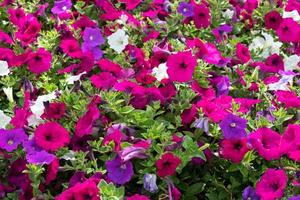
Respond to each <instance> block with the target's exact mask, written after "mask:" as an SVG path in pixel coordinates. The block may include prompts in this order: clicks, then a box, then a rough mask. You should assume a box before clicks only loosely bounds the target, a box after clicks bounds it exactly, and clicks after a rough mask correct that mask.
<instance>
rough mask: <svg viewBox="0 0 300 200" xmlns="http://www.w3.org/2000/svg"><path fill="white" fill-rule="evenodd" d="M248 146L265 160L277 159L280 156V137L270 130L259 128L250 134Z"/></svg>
mask: <svg viewBox="0 0 300 200" xmlns="http://www.w3.org/2000/svg"><path fill="white" fill-rule="evenodd" d="M248 140H249V143H250V145H251V146H252V147H253V148H254V149H255V150H256V151H257V152H258V154H259V155H260V156H262V157H263V158H264V159H266V160H275V159H279V158H280V157H281V155H282V152H281V150H280V144H281V135H279V134H278V133H277V132H275V131H273V130H272V129H270V128H266V127H263V128H259V129H257V130H256V131H254V132H252V133H250V135H249V137H248Z"/></svg>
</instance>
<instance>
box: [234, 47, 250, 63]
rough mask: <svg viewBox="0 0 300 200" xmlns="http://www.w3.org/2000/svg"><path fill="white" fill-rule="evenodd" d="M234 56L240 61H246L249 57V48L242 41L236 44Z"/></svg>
mask: <svg viewBox="0 0 300 200" xmlns="http://www.w3.org/2000/svg"><path fill="white" fill-rule="evenodd" d="M236 56H237V58H238V59H239V60H240V61H241V62H242V63H246V62H248V61H249V60H250V59H251V55H250V52H249V49H248V48H247V47H246V46H245V45H244V44H242V43H238V44H237V45H236Z"/></svg>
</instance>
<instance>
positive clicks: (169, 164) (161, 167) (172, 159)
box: [156, 152, 181, 178]
mask: <svg viewBox="0 0 300 200" xmlns="http://www.w3.org/2000/svg"><path fill="white" fill-rule="evenodd" d="M180 163H181V160H180V158H179V157H177V156H175V155H174V154H173V153H171V152H167V153H164V154H163V155H162V157H161V158H160V159H159V160H157V161H156V168H157V175H158V176H160V177H162V178H164V177H166V176H171V175H173V174H175V173H176V168H177V167H178V165H179V164H180Z"/></svg>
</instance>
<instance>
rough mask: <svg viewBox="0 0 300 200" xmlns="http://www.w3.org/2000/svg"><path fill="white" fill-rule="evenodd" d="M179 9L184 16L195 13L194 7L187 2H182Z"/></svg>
mask: <svg viewBox="0 0 300 200" xmlns="http://www.w3.org/2000/svg"><path fill="white" fill-rule="evenodd" d="M177 11H178V12H179V13H180V14H182V15H183V16H184V17H192V16H193V15H194V7H193V5H192V4H189V3H187V2H181V3H180V4H179V6H178V8H177Z"/></svg>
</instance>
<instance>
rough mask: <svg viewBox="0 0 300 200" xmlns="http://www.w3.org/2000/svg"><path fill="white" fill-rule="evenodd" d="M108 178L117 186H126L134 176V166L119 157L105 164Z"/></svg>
mask: <svg viewBox="0 0 300 200" xmlns="http://www.w3.org/2000/svg"><path fill="white" fill-rule="evenodd" d="M105 166H106V170H107V177H108V178H109V179H110V180H111V181H112V182H113V183H115V184H120V185H122V184H125V183H127V182H129V181H130V180H131V177H132V176H133V165H132V163H131V162H130V161H127V162H122V160H121V158H120V157H119V156H117V157H115V158H114V159H113V160H108V161H106V163H105Z"/></svg>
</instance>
